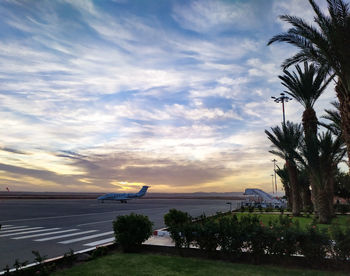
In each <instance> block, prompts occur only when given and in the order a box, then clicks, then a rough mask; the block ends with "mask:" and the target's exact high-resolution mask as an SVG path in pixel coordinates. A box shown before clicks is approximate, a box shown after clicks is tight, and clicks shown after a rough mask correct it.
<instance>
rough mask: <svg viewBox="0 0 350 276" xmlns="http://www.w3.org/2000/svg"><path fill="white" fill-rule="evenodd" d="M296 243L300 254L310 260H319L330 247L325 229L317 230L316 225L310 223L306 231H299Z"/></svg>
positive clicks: (321, 259)
mask: <svg viewBox="0 0 350 276" xmlns="http://www.w3.org/2000/svg"><path fill="white" fill-rule="evenodd" d="M298 245H299V248H300V252H301V254H303V255H304V256H305V258H307V259H308V260H309V261H310V262H312V263H313V262H320V261H323V259H324V258H325V256H326V253H327V251H329V249H330V241H329V235H328V234H327V233H326V231H325V229H323V230H319V229H318V228H317V226H315V225H310V226H308V227H307V228H306V231H300V233H299V236H298Z"/></svg>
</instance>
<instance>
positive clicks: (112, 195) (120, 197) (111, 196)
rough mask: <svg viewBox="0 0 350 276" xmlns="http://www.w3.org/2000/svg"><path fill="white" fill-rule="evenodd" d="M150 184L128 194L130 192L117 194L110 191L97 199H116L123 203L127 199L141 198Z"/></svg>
mask: <svg viewBox="0 0 350 276" xmlns="http://www.w3.org/2000/svg"><path fill="white" fill-rule="evenodd" d="M148 188H149V186H143V187H142V188H141V190H140V191H139V192H138V193H133V194H128V193H122V194H116V193H110V194H105V195H103V196H99V197H98V198H97V200H101V202H102V203H103V201H104V200H116V201H120V202H121V203H127V200H130V199H133V198H140V197H143V196H144V195H145V194H146V192H147V189H148Z"/></svg>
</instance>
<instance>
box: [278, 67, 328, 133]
mask: <svg viewBox="0 0 350 276" xmlns="http://www.w3.org/2000/svg"><path fill="white" fill-rule="evenodd" d="M295 69H296V72H292V73H291V72H289V71H287V70H284V71H283V73H284V75H283V76H278V77H279V78H280V79H281V80H282V85H283V86H285V87H286V88H287V90H286V91H284V92H286V93H287V94H288V95H290V96H292V97H293V98H294V99H295V100H297V101H298V102H299V103H300V104H301V105H302V106H303V107H304V108H305V110H304V112H303V118H302V120H303V127H304V132H305V135H308V134H310V135H316V134H317V116H316V112H315V110H314V108H313V106H314V104H315V102H316V101H317V99H318V98H319V97H320V96H321V95H322V93H323V92H324V91H325V89H326V87H327V85H328V84H329V82H330V81H331V78H329V79H328V80H326V75H327V71H326V70H323V69H317V68H316V67H315V65H313V64H310V65H308V63H307V62H304V71H302V69H301V68H300V66H299V65H296V66H295Z"/></svg>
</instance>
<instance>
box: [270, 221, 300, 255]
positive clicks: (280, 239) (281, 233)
mask: <svg viewBox="0 0 350 276" xmlns="http://www.w3.org/2000/svg"><path fill="white" fill-rule="evenodd" d="M269 229H270V232H271V237H270V238H271V244H270V247H269V249H268V251H269V253H270V254H274V255H280V256H282V255H285V256H291V255H292V254H295V253H297V251H298V247H297V242H298V237H299V235H300V231H301V230H300V227H299V223H293V221H292V219H291V218H290V217H287V216H282V215H280V216H279V219H278V220H275V221H273V222H272V223H270V227H269Z"/></svg>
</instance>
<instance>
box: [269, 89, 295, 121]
mask: <svg viewBox="0 0 350 276" xmlns="http://www.w3.org/2000/svg"><path fill="white" fill-rule="evenodd" d="M280 95H281V96H279V97H277V98H276V97H271V99H273V100H274V102H275V103H282V113H283V124H284V125H285V124H286V118H285V115H284V103H285V102H286V103H287V102H288V101H291V100H293V99H292V98H289V97H287V96H286V95H285V94H284V93H281V94H280Z"/></svg>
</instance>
